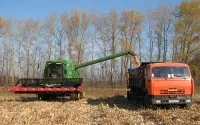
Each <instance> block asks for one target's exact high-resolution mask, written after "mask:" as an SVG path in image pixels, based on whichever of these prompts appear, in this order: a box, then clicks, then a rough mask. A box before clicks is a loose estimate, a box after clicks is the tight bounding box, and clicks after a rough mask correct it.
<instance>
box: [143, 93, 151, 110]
mask: <svg viewBox="0 0 200 125" xmlns="http://www.w3.org/2000/svg"><path fill="white" fill-rule="evenodd" d="M143 105H144V107H145V108H148V107H149V106H150V100H149V96H148V95H147V94H145V95H144V96H143Z"/></svg>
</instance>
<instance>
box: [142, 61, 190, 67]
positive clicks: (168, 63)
mask: <svg viewBox="0 0 200 125" xmlns="http://www.w3.org/2000/svg"><path fill="white" fill-rule="evenodd" d="M148 64H149V65H151V66H188V64H186V63H178V62H142V64H141V66H145V65H148Z"/></svg>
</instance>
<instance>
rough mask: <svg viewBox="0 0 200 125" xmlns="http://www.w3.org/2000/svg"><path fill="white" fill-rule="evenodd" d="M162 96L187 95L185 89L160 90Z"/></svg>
mask: <svg viewBox="0 0 200 125" xmlns="http://www.w3.org/2000/svg"><path fill="white" fill-rule="evenodd" d="M160 94H185V90H184V89H168V90H160Z"/></svg>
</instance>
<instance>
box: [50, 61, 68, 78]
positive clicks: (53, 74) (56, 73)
mask: <svg viewBox="0 0 200 125" xmlns="http://www.w3.org/2000/svg"><path fill="white" fill-rule="evenodd" d="M63 69H64V68H63V64H54V63H53V64H50V65H48V75H49V78H62V77H63V74H64V73H63V72H64V70H63Z"/></svg>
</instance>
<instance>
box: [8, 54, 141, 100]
mask: <svg viewBox="0 0 200 125" xmlns="http://www.w3.org/2000/svg"><path fill="white" fill-rule="evenodd" d="M124 55H132V56H133V57H134V60H135V65H136V66H139V65H140V62H139V59H138V57H137V56H136V54H135V53H134V52H132V51H124V52H120V53H117V54H114V55H110V56H106V57H103V58H99V59H97V60H92V61H89V62H85V63H82V64H76V63H75V62H74V61H72V60H53V61H47V62H46V65H45V69H44V74H43V79H19V80H18V81H17V83H16V85H15V86H14V87H11V88H9V90H10V91H11V92H14V93H19V94H20V93H26V94H27V93H31V94H37V95H38V98H39V99H42V100H46V99H49V98H55V97H58V96H70V99H72V100H77V99H80V98H82V97H83V87H82V81H83V79H82V77H81V76H80V73H79V71H78V69H80V68H83V67H86V66H89V65H93V64H96V63H100V62H103V61H106V60H111V59H114V58H117V57H120V56H124Z"/></svg>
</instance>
